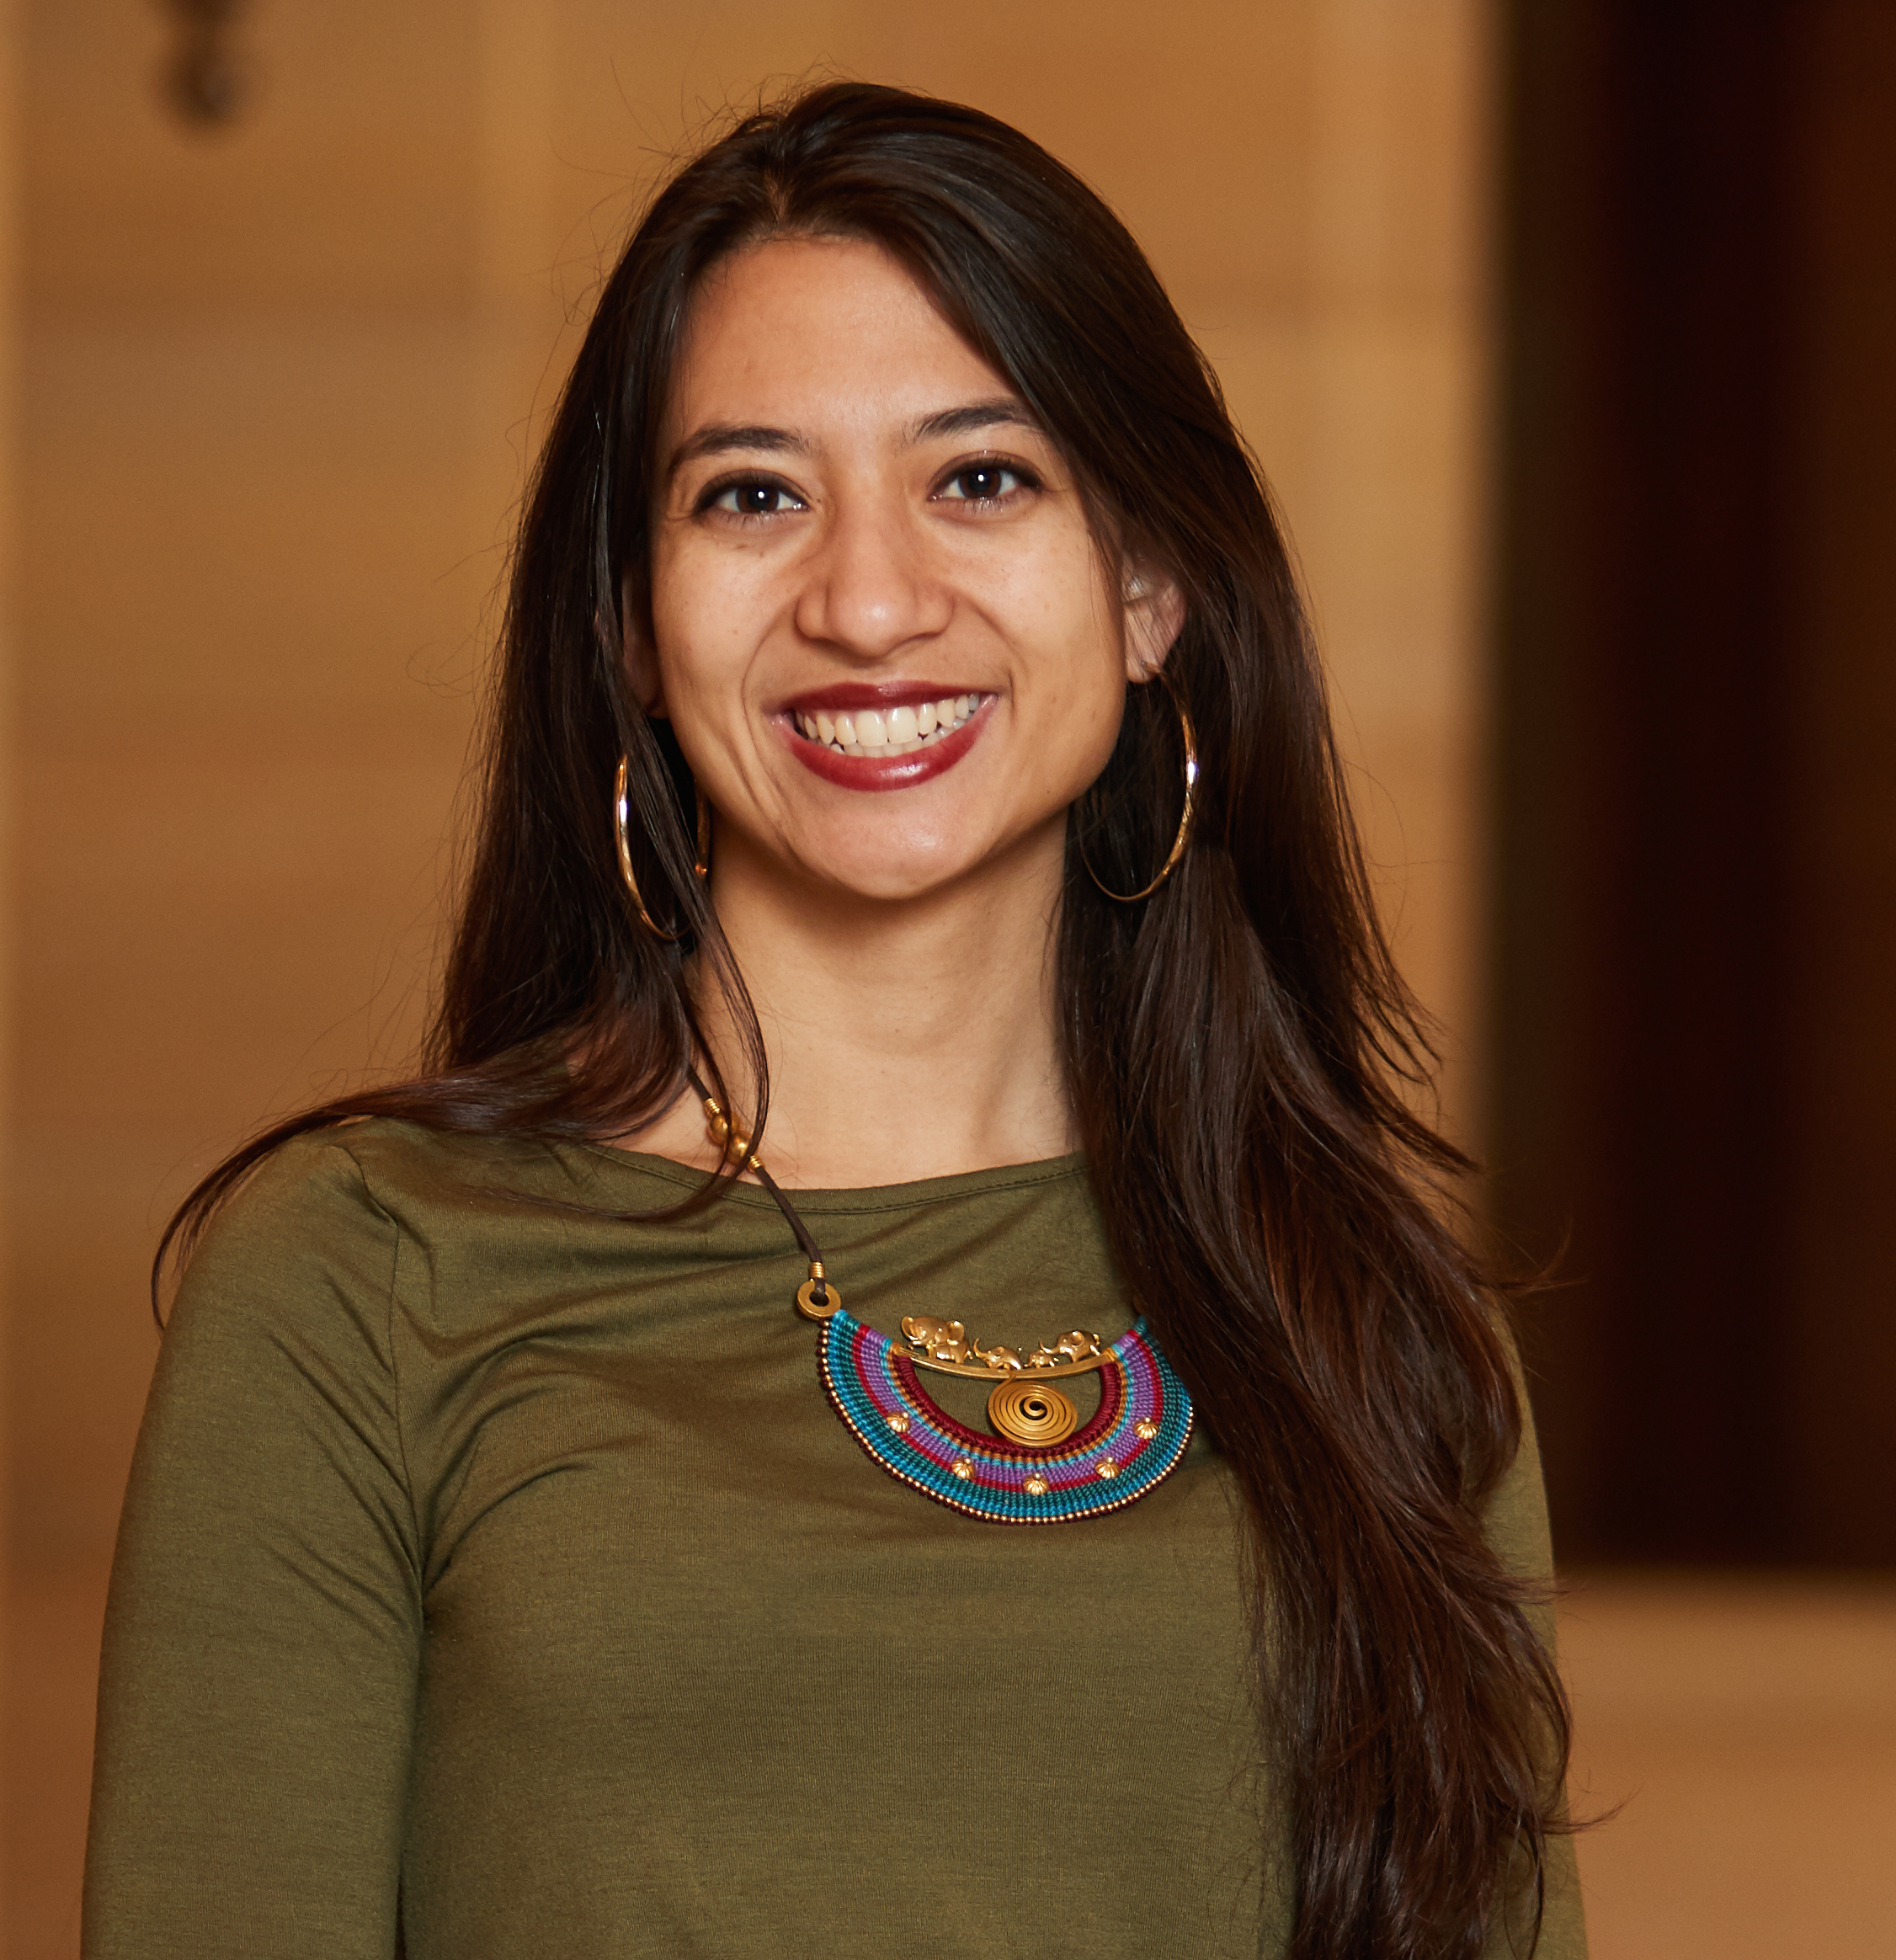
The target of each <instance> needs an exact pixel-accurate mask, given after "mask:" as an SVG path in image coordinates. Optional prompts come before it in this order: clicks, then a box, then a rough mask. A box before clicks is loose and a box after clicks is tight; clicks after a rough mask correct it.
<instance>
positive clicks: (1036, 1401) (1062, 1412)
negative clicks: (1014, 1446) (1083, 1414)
mask: <svg viewBox="0 0 1896 1960" xmlns="http://www.w3.org/2000/svg"><path fill="white" fill-rule="evenodd" d="M988 1422H989V1423H990V1424H991V1425H993V1431H994V1434H995V1435H998V1436H1005V1437H1006V1438H1007V1440H1008V1441H1009V1442H1010V1443H1063V1442H1064V1441H1066V1440H1067V1438H1068V1436H1070V1435H1072V1434H1073V1431H1074V1430H1075V1429H1077V1428H1078V1425H1079V1411H1078V1409H1075V1408H1074V1407H1073V1403H1072V1402H1071V1401H1070V1400H1069V1399H1068V1398H1067V1397H1066V1396H1064V1395H1063V1394H1062V1393H1060V1391H1059V1390H1058V1389H1057V1388H1055V1387H1052V1386H1051V1385H1050V1384H1048V1383H1047V1382H1035V1381H1031V1380H1028V1381H1022V1380H1020V1378H1019V1377H1015V1378H1014V1379H1013V1380H1011V1381H1007V1382H1002V1383H1001V1385H1000V1387H998V1388H997V1389H995V1391H994V1393H993V1394H992V1395H990V1396H989V1397H988Z"/></svg>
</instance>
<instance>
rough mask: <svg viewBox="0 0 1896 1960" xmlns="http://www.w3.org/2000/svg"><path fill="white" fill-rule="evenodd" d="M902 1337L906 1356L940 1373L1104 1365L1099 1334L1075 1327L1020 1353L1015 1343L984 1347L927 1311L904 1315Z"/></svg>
mask: <svg viewBox="0 0 1896 1960" xmlns="http://www.w3.org/2000/svg"><path fill="white" fill-rule="evenodd" d="M902 1335H903V1340H906V1341H907V1342H908V1345H909V1347H910V1349H911V1350H913V1351H912V1352H911V1353H910V1355H909V1356H908V1358H909V1360H910V1361H913V1362H915V1363H916V1364H917V1365H918V1366H920V1367H924V1368H934V1369H935V1370H936V1371H939V1372H940V1373H942V1374H945V1375H972V1376H973V1377H977V1378H978V1377H981V1376H983V1375H986V1376H988V1377H993V1376H995V1375H1014V1374H1033V1375H1038V1376H1040V1377H1042V1378H1043V1379H1046V1378H1048V1377H1054V1376H1059V1375H1089V1374H1091V1373H1092V1372H1093V1371H1094V1370H1095V1369H1097V1368H1100V1367H1103V1366H1105V1358H1106V1357H1105V1350H1103V1349H1102V1348H1101V1347H1100V1337H1099V1335H1098V1334H1089V1333H1088V1332H1087V1331H1086V1329H1084V1328H1083V1327H1076V1328H1074V1329H1073V1331H1072V1332H1071V1333H1070V1334H1062V1335H1061V1336H1060V1338H1059V1339H1058V1340H1056V1341H1052V1342H1051V1343H1049V1344H1047V1345H1043V1346H1041V1347H1037V1348H1036V1349H1035V1350H1034V1351H1033V1352H1032V1353H1031V1355H1025V1356H1023V1355H1021V1353H1020V1350H1019V1349H1018V1348H1010V1347H1003V1346H995V1347H991V1348H986V1347H983V1346H982V1345H981V1343H980V1342H979V1341H977V1340H972V1339H971V1338H970V1336H969V1334H968V1331H967V1327H966V1326H965V1325H964V1324H962V1323H961V1321H959V1320H938V1319H935V1318H934V1317H933V1316H932V1315H929V1314H925V1313H916V1314H911V1315H909V1316H908V1318H906V1319H904V1320H903V1324H902Z"/></svg>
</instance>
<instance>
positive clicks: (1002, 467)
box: [937, 463, 1036, 503]
mask: <svg viewBox="0 0 1896 1960" xmlns="http://www.w3.org/2000/svg"><path fill="white" fill-rule="evenodd" d="M1032 487H1036V486H1035V484H1034V482H1033V479H1032V478H1031V477H1029V476H1028V474H1027V472H1026V471H1025V470H1021V469H1017V468H1016V467H1015V466H1014V465H1013V464H1012V463H968V464H966V465H964V466H962V467H961V469H958V470H957V471H956V472H955V473H954V475H953V476H951V477H950V478H949V479H948V480H947V482H945V483H944V484H943V485H942V486H941V488H940V491H939V492H938V493H937V495H939V496H941V497H943V498H946V499H947V500H948V501H949V502H950V503H997V502H999V499H1000V498H1003V497H1006V496H1009V495H1010V494H1011V493H1013V492H1015V491H1016V490H1020V489H1022V488H1032Z"/></svg>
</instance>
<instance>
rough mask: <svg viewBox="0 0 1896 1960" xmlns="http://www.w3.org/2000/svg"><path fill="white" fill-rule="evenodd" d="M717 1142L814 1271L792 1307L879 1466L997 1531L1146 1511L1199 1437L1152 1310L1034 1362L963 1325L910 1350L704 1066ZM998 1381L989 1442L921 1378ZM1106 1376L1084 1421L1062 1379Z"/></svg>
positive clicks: (935, 1331) (1082, 1333)
mask: <svg viewBox="0 0 1896 1960" xmlns="http://www.w3.org/2000/svg"><path fill="white" fill-rule="evenodd" d="M691 1085H692V1087H693V1088H694V1089H696V1091H697V1092H698V1095H700V1097H701V1098H702V1100H703V1101H704V1105H705V1120H706V1125H707V1126H708V1127H709V1129H710V1131H711V1140H712V1141H713V1142H715V1143H716V1144H717V1145H718V1146H719V1148H721V1149H722V1150H723V1152H724V1153H725V1156H726V1158H727V1161H728V1162H730V1163H732V1164H739V1165H743V1166H745V1167H747V1168H748V1169H751V1170H753V1171H754V1172H755V1173H756V1174H757V1180H758V1182H759V1184H761V1185H763V1186H764V1190H767V1191H768V1192H769V1193H770V1196H771V1197H772V1198H774V1199H775V1201H776V1204H777V1207H778V1209H779V1210H780V1211H781V1212H782V1213H783V1215H784V1219H785V1222H786V1223H787V1224H788V1225H789V1227H790V1228H791V1231H792V1232H793V1233H796V1242H797V1244H799V1245H800V1246H801V1247H802V1249H803V1255H804V1257H805V1258H806V1259H807V1260H808V1261H809V1263H810V1276H809V1278H808V1279H807V1280H806V1281H804V1282H803V1283H802V1286H799V1287H798V1288H797V1289H796V1311H797V1312H798V1313H801V1314H802V1316H803V1317H804V1318H805V1319H807V1320H813V1321H815V1322H816V1323H818V1329H819V1332H818V1340H817V1366H818V1372H819V1374H820V1376H821V1378H822V1381H823V1389H824V1392H825V1393H827V1394H828V1397H829V1400H830V1403H831V1405H832V1407H833V1408H834V1409H835V1411H836V1413H837V1414H838V1415H839V1416H840V1417H841V1418H842V1420H843V1422H844V1426H845V1427H846V1428H847V1429H848V1430H849V1434H850V1435H853V1436H854V1437H855V1440H856V1441H857V1442H859V1443H860V1445H861V1446H862V1447H863V1450H864V1451H865V1453H866V1454H867V1455H868V1457H870V1458H871V1461H872V1462H876V1463H877V1464H879V1465H880V1466H881V1467H882V1468H883V1469H884V1470H886V1471H887V1472H888V1473H889V1475H890V1476H892V1477H893V1478H897V1479H899V1480H900V1481H901V1482H902V1483H906V1484H908V1485H909V1486H910V1488H911V1489H915V1490H919V1491H920V1492H922V1494H924V1496H927V1497H932V1498H934V1499H935V1501H936V1502H937V1503H939V1504H945V1505H948V1506H949V1507H950V1508H951V1510H958V1511H961V1512H963V1513H965V1514H966V1515H967V1516H969V1517H972V1518H981V1519H984V1520H985V1521H988V1522H989V1523H991V1524H999V1525H1057V1524H1065V1523H1068V1522H1069V1521H1072V1520H1073V1519H1076V1518H1090V1517H1098V1516H1100V1515H1101V1514H1102V1513H1104V1512H1106V1511H1115V1510H1124V1509H1125V1508H1126V1505H1129V1504H1137V1502H1138V1500H1139V1499H1141V1498H1142V1497H1143V1496H1144V1495H1145V1494H1146V1493H1147V1492H1148V1491H1149V1490H1151V1489H1153V1486H1154V1485H1156V1484H1158V1483H1160V1482H1161V1481H1162V1480H1163V1479H1164V1478H1166V1477H1168V1476H1169V1475H1170V1474H1171V1473H1172V1472H1173V1470H1174V1469H1175V1468H1176V1467H1177V1466H1178V1463H1179V1460H1180V1457H1183V1456H1184V1454H1185V1445H1186V1443H1187V1442H1188V1441H1190V1437H1191V1424H1192V1408H1191V1398H1190V1396H1189V1395H1188V1394H1187V1393H1185V1384H1184V1383H1183V1382H1180V1379H1179V1377H1177V1375H1176V1374H1174V1372H1173V1371H1172V1366H1171V1364H1170V1362H1169V1361H1167V1360H1166V1359H1165V1356H1164V1353H1163V1352H1161V1350H1160V1349H1159V1347H1158V1344H1157V1343H1156V1342H1155V1341H1154V1340H1153V1339H1152V1338H1151V1336H1150V1335H1149V1334H1148V1332H1147V1331H1146V1323H1145V1320H1144V1318H1143V1317H1141V1318H1139V1319H1138V1320H1137V1321H1135V1322H1134V1323H1133V1324H1132V1326H1131V1327H1130V1328H1128V1329H1126V1332H1125V1333H1124V1334H1121V1336H1120V1337H1119V1339H1118V1340H1116V1341H1115V1342H1113V1344H1112V1345H1110V1347H1105V1348H1102V1347H1101V1346H1100V1340H1099V1337H1098V1336H1097V1335H1096V1334H1089V1333H1088V1332H1087V1331H1086V1330H1085V1329H1084V1328H1075V1329H1073V1330H1072V1332H1070V1333H1068V1334H1062V1335H1061V1336H1060V1337H1059V1338H1058V1339H1057V1340H1054V1341H1052V1342H1051V1343H1043V1344H1042V1345H1041V1346H1040V1347H1037V1348H1036V1349H1035V1350H1033V1351H1032V1352H1031V1354H1022V1353H1021V1352H1020V1350H1018V1349H1015V1348H1010V1347H1001V1346H995V1347H983V1346H982V1345H981V1344H980V1342H979V1341H977V1340H972V1339H970V1338H969V1336H968V1333H967V1329H966V1328H965V1327H964V1326H963V1324H961V1322H960V1321H958V1320H937V1319H934V1318H928V1317H926V1316H923V1315H915V1316H913V1317H911V1318H905V1319H904V1320H903V1323H902V1333H903V1340H905V1341H906V1342H907V1343H908V1345H907V1348H906V1349H903V1348H898V1347H897V1345H896V1344H895V1342H893V1341H892V1340H890V1339H889V1338H888V1336H887V1334H878V1333H877V1332H876V1329H874V1328H872V1327H865V1325H864V1324H862V1323H861V1322H860V1320H857V1319H856V1318H854V1317H853V1316H852V1315H851V1314H850V1313H848V1312H847V1311H846V1310H845V1309H844V1305H843V1292H842V1289H841V1288H840V1287H839V1286H837V1285H836V1284H835V1282H834V1281H833V1280H831V1279H829V1278H828V1276H827V1274H826V1273H825V1272H824V1270H823V1254H822V1253H821V1252H820V1251H819V1250H818V1247H817V1242H816V1240H815V1239H814V1238H812V1236H811V1235H810V1230H809V1228H808V1227H807V1225H805V1224H804V1222H803V1221H802V1218H801V1217H799V1216H798V1214H797V1212H796V1206H793V1205H792V1204H791V1201H790V1200H789V1199H788V1198H787V1197H786V1196H785V1195H784V1193H783V1190H781V1188H780V1186H779V1185H778V1183H777V1181H776V1180H775V1178H773V1177H772V1176H771V1175H770V1172H769V1171H768V1170H766V1169H764V1164H763V1161H762V1159H761V1158H759V1157H758V1156H757V1155H756V1153H754V1151H753V1150H752V1149H751V1148H750V1139H749V1138H748V1137H746V1136H744V1135H743V1133H742V1132H738V1131H733V1130H732V1126H731V1122H730V1119H729V1118H728V1117H727V1116H726V1115H725V1113H724V1111H723V1110H722V1108H721V1107H720V1106H719V1105H718V1103H717V1101H716V1098H715V1097H713V1096H712V1095H710V1094H709V1093H708V1092H707V1090H706V1088H705V1085H704V1084H703V1083H702V1082H700V1080H699V1079H698V1077H697V1074H696V1073H695V1071H694V1072H692V1073H691ZM924 1370H929V1371H934V1372H935V1373H938V1374H943V1375H956V1376H959V1377H961V1378H962V1379H964V1380H973V1381H980V1382H988V1383H991V1384H993V1393H991V1394H990V1395H989V1396H988V1423H989V1425H990V1426H991V1427H992V1428H993V1432H994V1433H993V1435H991V1436H983V1435H980V1434H978V1433H977V1431H975V1430H971V1429H969V1428H968V1427H967V1425H965V1424H962V1423H959V1422H957V1421H956V1419H954V1417H953V1416H951V1415H950V1414H948V1413H947V1411H946V1410H945V1409H943V1408H941V1406H940V1404H939V1403H937V1402H936V1401H935V1398H933V1397H932V1396H930V1395H929V1393H928V1391H927V1390H926V1389H925V1388H924V1387H923V1386H922V1380H921V1373H922V1371H924ZM1092 1374H1096V1375H1098V1376H1099V1377H1100V1406H1099V1408H1098V1409H1096V1410H1095V1411H1094V1414H1093V1415H1092V1416H1091V1417H1090V1418H1089V1419H1088V1420H1087V1421H1086V1422H1085V1423H1084V1424H1082V1423H1081V1421H1080V1419H1079V1411H1078V1409H1076V1408H1075V1407H1074V1405H1073V1400H1072V1398H1070V1397H1069V1396H1068V1394H1067V1393H1065V1392H1064V1391H1063V1389H1061V1388H1058V1387H1055V1386H1054V1384H1055V1383H1056V1382H1059V1381H1062V1380H1065V1379H1070V1378H1071V1377H1074V1376H1078V1375H1092Z"/></svg>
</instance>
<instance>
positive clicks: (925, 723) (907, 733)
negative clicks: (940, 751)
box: [794, 695, 983, 756]
mask: <svg viewBox="0 0 1896 1960" xmlns="http://www.w3.org/2000/svg"><path fill="white" fill-rule="evenodd" d="M982 700H983V697H982V696H981V695H951V696H949V698H948V699H946V700H939V701H923V702H922V703H920V705H919V706H916V707H908V706H903V707H899V708H891V709H889V710H888V711H887V713H886V714H885V713H884V712H883V711H881V709H878V708H859V709H858V710H857V711H855V714H853V715H837V716H829V715H826V714H823V713H822V712H820V711H819V712H818V713H817V714H814V715H805V714H798V715H796V716H794V719H795V721H796V726H797V727H798V728H800V729H801V730H802V732H803V733H804V734H805V735H807V737H808V738H810V739H811V740H812V742H820V743H823V746H824V747H825V748H836V749H840V750H841V751H842V753H843V754H844V755H870V756H875V755H911V754H913V753H914V752H915V750H916V749H918V748H925V747H927V745H928V744H929V743H930V742H932V741H934V740H935V738H937V737H939V736H942V735H945V734H947V733H949V732H950V731H951V730H952V729H956V728H958V727H961V725H962V724H963V723H964V722H967V719H968V717H969V716H971V715H972V714H973V713H974V711H975V710H976V709H977V708H978V707H979V706H981V702H982Z"/></svg>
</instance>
